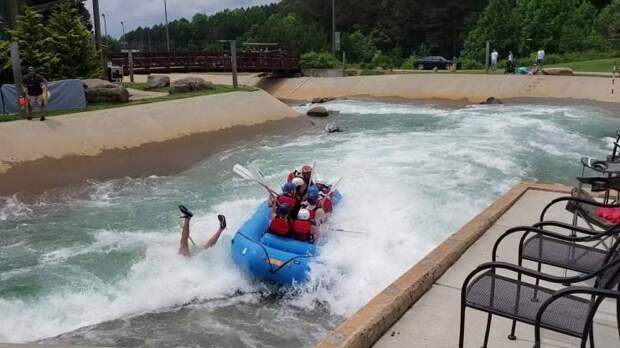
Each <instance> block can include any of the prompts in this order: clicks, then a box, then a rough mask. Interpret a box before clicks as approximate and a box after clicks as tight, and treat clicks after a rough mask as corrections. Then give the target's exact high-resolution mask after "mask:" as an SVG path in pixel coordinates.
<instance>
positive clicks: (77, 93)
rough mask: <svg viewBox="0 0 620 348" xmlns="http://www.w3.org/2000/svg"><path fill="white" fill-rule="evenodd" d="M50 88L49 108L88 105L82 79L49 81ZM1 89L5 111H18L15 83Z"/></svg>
mask: <svg viewBox="0 0 620 348" xmlns="http://www.w3.org/2000/svg"><path fill="white" fill-rule="evenodd" d="M48 88H49V99H48V105H47V110H49V111H52V110H67V109H79V108H84V107H86V95H85V94H84V86H83V85H82V81H80V80H61V81H52V82H50V83H49V85H48ZM0 91H1V92H2V99H3V100H4V103H3V104H4V112H6V113H16V112H18V111H19V106H18V105H17V93H16V91H15V85H2V87H1V88H0Z"/></svg>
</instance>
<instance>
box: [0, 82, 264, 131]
mask: <svg viewBox="0 0 620 348" xmlns="http://www.w3.org/2000/svg"><path fill="white" fill-rule="evenodd" d="M135 85H139V84H127V86H126V87H130V88H135V89H139V88H136V86H135ZM255 90H256V88H253V87H247V86H240V87H239V88H238V89H234V88H233V87H232V86H227V85H216V86H215V89H212V90H204V91H196V92H189V93H178V94H168V95H165V96H161V97H156V98H150V99H141V100H135V101H130V102H127V103H116V102H114V103H113V102H110V103H90V104H88V105H87V106H86V107H85V108H83V109H71V110H57V111H49V112H47V113H46V114H45V116H46V117H54V116H62V115H68V114H76V113H80V112H87V111H96V110H106V109H113V108H122V107H125V106H132V105H142V104H151V103H158V102H162V101H169V100H177V99H184V98H192V97H200V96H206V95H213V94H221V93H229V92H239V91H242V92H251V91H255ZM155 91H157V90H155ZM165 91H167V89H165ZM40 116H41V114H40V113H34V114H33V118H36V119H38V118H39V117H40ZM19 119H20V117H19V116H18V115H16V114H10V115H0V122H9V121H16V120H19Z"/></svg>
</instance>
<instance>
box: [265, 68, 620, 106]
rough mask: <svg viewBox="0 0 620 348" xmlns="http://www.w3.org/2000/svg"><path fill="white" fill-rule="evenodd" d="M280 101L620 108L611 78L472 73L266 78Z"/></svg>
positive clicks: (266, 85)
mask: <svg viewBox="0 0 620 348" xmlns="http://www.w3.org/2000/svg"><path fill="white" fill-rule="evenodd" d="M256 86H257V87H260V88H262V89H264V90H265V91H267V92H269V93H271V94H272V95H273V96H275V97H276V98H279V99H292V100H311V99H312V98H314V97H357V96H369V97H375V98H389V97H396V98H404V99H418V100H428V99H443V100H452V101H465V102H471V103H479V102H482V101H484V100H486V99H487V98H489V97H495V98H500V99H518V98H527V99H531V98H543V99H561V100H567V99H574V100H575V101H578V100H579V101H583V100H587V101H591V102H595V103H619V102H620V92H619V91H615V93H613V94H612V87H613V85H612V83H611V79H608V78H601V77H581V76H580V77H577V76H538V75H536V76H533V75H528V76H513V75H506V76H502V75H473V74H404V75H381V76H352V77H344V78H308V77H304V78H294V79H266V80H262V81H261V82H260V83H258V84H257V85H256Z"/></svg>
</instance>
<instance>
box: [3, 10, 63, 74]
mask: <svg viewBox="0 0 620 348" xmlns="http://www.w3.org/2000/svg"><path fill="white" fill-rule="evenodd" d="M22 10H23V11H22V14H21V15H20V16H18V17H17V23H16V25H15V29H14V30H9V35H10V37H11V40H12V41H16V42H17V43H18V44H19V50H20V58H21V60H22V66H23V67H27V66H33V67H35V68H36V69H37V70H38V71H39V72H40V73H42V74H44V75H46V76H50V73H51V72H52V69H53V68H52V67H53V66H54V65H55V64H57V62H58V61H59V60H60V57H59V54H58V52H56V51H55V47H54V46H53V43H52V40H51V37H50V31H49V28H48V27H47V26H46V25H45V23H44V21H43V15H41V14H40V13H38V12H37V11H35V10H33V9H32V8H30V7H23V8H22Z"/></svg>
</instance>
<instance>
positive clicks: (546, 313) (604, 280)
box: [459, 227, 620, 348]
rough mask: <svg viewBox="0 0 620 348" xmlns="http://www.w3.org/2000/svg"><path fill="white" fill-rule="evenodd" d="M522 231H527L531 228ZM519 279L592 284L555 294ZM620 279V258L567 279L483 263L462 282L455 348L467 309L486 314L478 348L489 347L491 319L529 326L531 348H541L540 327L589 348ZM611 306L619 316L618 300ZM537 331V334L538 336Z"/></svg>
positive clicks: (462, 333)
mask: <svg viewBox="0 0 620 348" xmlns="http://www.w3.org/2000/svg"><path fill="white" fill-rule="evenodd" d="M524 228H525V229H532V228H531V227H524ZM544 232H548V231H544ZM541 233H542V232H541ZM565 237H566V238H573V237H570V236H562V238H565ZM558 238H560V237H559V236H558ZM498 270H502V271H508V272H512V273H516V274H517V277H516V278H515V277H508V276H505V275H499V274H498V273H497V271H498ZM523 276H528V277H532V278H534V279H535V280H537V281H540V280H543V281H546V282H550V283H556V284H575V283H581V282H585V281H588V280H595V283H594V286H593V287H591V288H590V287H578V288H574V287H568V288H565V289H563V290H565V292H560V290H555V289H550V288H545V287H542V286H540V285H537V284H532V283H528V282H526V281H523V280H522V278H523ZM619 278H620V258H617V257H616V258H614V259H612V260H609V262H607V263H605V265H603V266H602V267H601V268H599V269H598V270H597V271H595V272H591V273H588V274H582V275H578V276H572V277H560V276H553V275H549V274H545V273H541V272H537V271H534V270H531V269H528V268H525V267H522V266H518V265H514V264H511V263H506V262H488V263H484V264H482V265H480V266H478V267H477V268H476V269H475V270H474V271H473V272H471V273H470V274H469V275H468V276H467V278H466V279H465V281H464V282H463V287H462V289H461V323H460V332H459V347H461V348H462V347H463V345H464V338H465V310H466V308H467V307H470V308H473V309H477V310H480V311H483V312H486V313H488V316H487V325H486V331H485V335H484V343H483V347H486V346H487V344H488V340H489V332H490V328H491V319H492V316H493V315H499V316H502V317H505V318H508V319H513V320H516V321H519V322H523V323H527V324H530V325H534V326H535V338H536V339H537V341H536V344H535V345H534V347H539V346H540V328H545V329H548V330H552V331H556V332H559V333H563V334H566V335H570V336H573V337H577V338H580V339H581V347H585V345H586V343H587V342H588V338H590V345H591V347H594V333H593V317H594V314H595V313H596V310H597V309H598V307H599V305H600V303H601V302H602V301H603V299H605V298H615V299H619V298H620V292H618V291H613V290H612V289H614V288H616V287H617V286H618V281H619ZM568 289H571V291H577V290H572V289H587V291H590V295H591V298H590V299H587V298H583V297H580V296H575V295H572V293H571V292H568V293H566V291H568ZM580 291H582V290H580ZM616 306H617V313H616V314H617V315H618V313H620V302H619V301H616ZM617 322H618V323H619V324H620V317H618V318H617ZM536 330H538V331H537V332H538V334H537V335H536ZM619 334H620V330H619Z"/></svg>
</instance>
